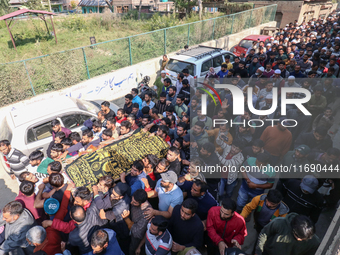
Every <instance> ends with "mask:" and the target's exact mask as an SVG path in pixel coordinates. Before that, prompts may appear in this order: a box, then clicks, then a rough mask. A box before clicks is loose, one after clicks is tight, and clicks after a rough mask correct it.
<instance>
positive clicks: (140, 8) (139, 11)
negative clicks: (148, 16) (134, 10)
mask: <svg viewBox="0 0 340 255" xmlns="http://www.w3.org/2000/svg"><path fill="white" fill-rule="evenodd" d="M142 1H143V0H140V2H139V10H138V20H140V13H141V12H142Z"/></svg>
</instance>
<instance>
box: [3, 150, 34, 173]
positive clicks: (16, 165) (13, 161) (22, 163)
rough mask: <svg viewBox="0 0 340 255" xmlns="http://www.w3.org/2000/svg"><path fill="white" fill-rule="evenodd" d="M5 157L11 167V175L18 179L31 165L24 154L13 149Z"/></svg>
mask: <svg viewBox="0 0 340 255" xmlns="http://www.w3.org/2000/svg"><path fill="white" fill-rule="evenodd" d="M5 156H6V159H7V162H8V164H9V166H10V170H11V172H10V174H14V175H15V176H16V177H19V175H20V174H21V173H22V172H25V171H27V169H26V167H27V166H28V165H29V163H30V161H29V159H28V157H26V155H25V154H24V153H22V152H21V151H19V150H17V149H14V148H12V149H11V150H10V152H9V153H8V154H7V155H5Z"/></svg>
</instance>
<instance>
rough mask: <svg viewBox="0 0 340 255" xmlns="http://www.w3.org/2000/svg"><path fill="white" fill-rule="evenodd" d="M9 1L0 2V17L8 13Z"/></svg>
mask: <svg viewBox="0 0 340 255" xmlns="http://www.w3.org/2000/svg"><path fill="white" fill-rule="evenodd" d="M8 2H9V0H0V15H3V14H5V13H8V12H9V4H8Z"/></svg>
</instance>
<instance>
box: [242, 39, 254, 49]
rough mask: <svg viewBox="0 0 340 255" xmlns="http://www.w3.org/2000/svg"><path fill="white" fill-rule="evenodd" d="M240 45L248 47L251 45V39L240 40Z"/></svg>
mask: <svg viewBox="0 0 340 255" xmlns="http://www.w3.org/2000/svg"><path fill="white" fill-rule="evenodd" d="M239 46H240V47H242V48H246V49H249V48H250V47H252V46H253V41H252V40H242V41H241V42H240V44H239Z"/></svg>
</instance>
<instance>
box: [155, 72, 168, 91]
mask: <svg viewBox="0 0 340 255" xmlns="http://www.w3.org/2000/svg"><path fill="white" fill-rule="evenodd" d="M166 78H169V77H168V76H167V75H166V71H165V70H162V71H161V76H159V77H158V78H157V79H156V81H155V83H154V84H153V85H154V86H157V93H158V95H159V94H160V93H161V92H162V87H163V85H164V80H165V79H166Z"/></svg>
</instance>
